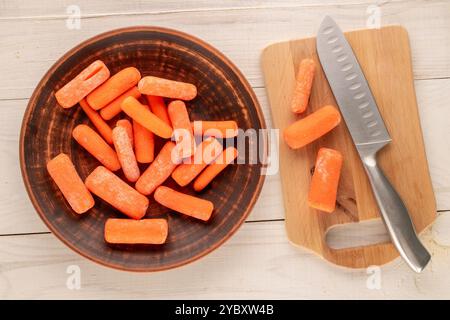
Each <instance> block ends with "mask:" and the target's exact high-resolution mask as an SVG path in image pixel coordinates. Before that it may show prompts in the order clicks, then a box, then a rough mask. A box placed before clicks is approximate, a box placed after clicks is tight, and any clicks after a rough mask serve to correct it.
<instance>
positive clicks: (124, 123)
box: [116, 119, 134, 146]
mask: <svg viewBox="0 0 450 320" xmlns="http://www.w3.org/2000/svg"><path fill="white" fill-rule="evenodd" d="M116 127H123V128H124V129H125V130H126V131H127V135H128V137H129V138H130V140H131V145H132V146H134V141H133V140H134V138H133V125H132V124H131V122H130V120H128V119H120V120H117V122H116Z"/></svg>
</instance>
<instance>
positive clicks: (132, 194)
mask: <svg viewBox="0 0 450 320" xmlns="http://www.w3.org/2000/svg"><path fill="white" fill-rule="evenodd" d="M84 183H85V184H86V187H87V188H88V189H89V190H90V191H91V192H92V193H93V194H95V195H96V196H98V197H100V198H101V199H103V200H104V201H106V202H107V203H109V204H110V205H112V206H113V207H114V208H116V209H117V210H119V211H120V212H122V213H124V214H126V215H127V216H129V217H130V218H132V219H141V218H142V217H143V216H145V213H146V211H147V208H148V203H149V201H148V199H147V197H146V196H144V195H142V194H140V193H139V192H137V191H136V190H134V189H133V188H132V187H130V186H129V185H128V184H127V183H126V182H125V181H123V180H121V179H120V178H119V177H118V176H116V175H115V174H114V173H112V172H111V171H109V170H108V169H106V168H105V167H102V166H98V167H97V168H95V169H94V171H92V172H91V174H90V175H89V176H88V177H87V178H86V180H85V182H84Z"/></svg>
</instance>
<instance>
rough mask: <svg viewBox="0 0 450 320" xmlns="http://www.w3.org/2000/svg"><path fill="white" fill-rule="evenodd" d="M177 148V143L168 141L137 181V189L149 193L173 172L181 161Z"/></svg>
mask: <svg viewBox="0 0 450 320" xmlns="http://www.w3.org/2000/svg"><path fill="white" fill-rule="evenodd" d="M174 149H175V143H173V142H172V141H168V142H166V144H165V145H164V146H163V147H162V149H161V151H160V152H159V154H158V155H157V156H156V159H155V160H154V161H153V162H152V163H151V164H150V166H149V167H148V168H147V170H145V171H144V173H143V174H142V175H141V177H140V178H139V180H138V181H137V182H136V190H137V191H139V192H140V193H142V194H145V195H149V194H151V193H152V192H153V191H155V189H156V188H157V187H158V186H160V185H161V184H162V183H163V182H164V181H166V179H167V178H168V177H170V174H171V173H172V172H173V170H174V169H175V168H176V167H177V165H178V163H179V161H180V160H179V158H178V156H177V153H176V151H174Z"/></svg>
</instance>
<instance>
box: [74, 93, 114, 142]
mask: <svg viewBox="0 0 450 320" xmlns="http://www.w3.org/2000/svg"><path fill="white" fill-rule="evenodd" d="M80 106H81V109H83V111H84V113H86V115H87V116H88V118H89V120H91V122H92V124H93V125H94V126H95V127H96V128H97V130H98V132H99V133H100V135H101V136H102V137H103V139H105V141H106V142H108V143H109V144H112V143H113V141H112V129H111V128H110V126H109V125H108V124H107V123H106V122H105V120H103V118H102V117H100V115H99V114H98V112H97V111H95V110H94V109H92V108H91V107H90V106H89V105H88V103H87V102H86V99H82V100H81V101H80Z"/></svg>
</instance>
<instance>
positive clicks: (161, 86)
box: [138, 76, 197, 100]
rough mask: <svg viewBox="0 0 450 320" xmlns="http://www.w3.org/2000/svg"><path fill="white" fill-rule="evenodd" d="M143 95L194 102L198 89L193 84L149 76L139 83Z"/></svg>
mask: <svg viewBox="0 0 450 320" xmlns="http://www.w3.org/2000/svg"><path fill="white" fill-rule="evenodd" d="M138 89H139V91H140V92H141V93H143V94H147V95H151V96H160V97H166V98H172V99H180V100H192V99H194V98H195V97H196V96H197V87H196V86H194V85H193V84H192V83H186V82H180V81H174V80H169V79H164V78H158V77H152V76H147V77H143V78H142V79H141V80H140V81H139V83H138Z"/></svg>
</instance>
